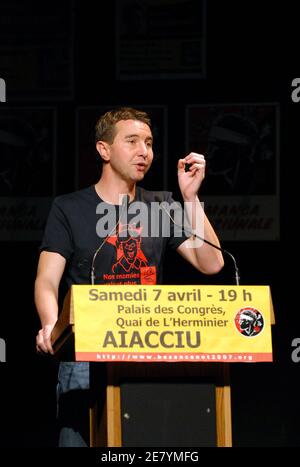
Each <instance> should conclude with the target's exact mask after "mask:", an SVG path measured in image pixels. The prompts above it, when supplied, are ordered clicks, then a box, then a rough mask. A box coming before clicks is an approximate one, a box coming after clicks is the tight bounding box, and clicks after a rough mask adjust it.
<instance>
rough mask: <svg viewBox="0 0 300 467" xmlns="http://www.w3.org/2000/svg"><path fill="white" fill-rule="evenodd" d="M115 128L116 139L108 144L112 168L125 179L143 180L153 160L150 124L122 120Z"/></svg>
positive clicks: (132, 180)
mask: <svg viewBox="0 0 300 467" xmlns="http://www.w3.org/2000/svg"><path fill="white" fill-rule="evenodd" d="M115 130H116V133H115V138H114V141H113V143H112V144H110V145H108V146H107V147H108V155H109V163H110V167H111V169H112V170H113V172H114V173H115V174H116V175H118V176H120V177H121V178H122V179H123V180H125V181H131V182H134V183H136V182H139V181H141V180H143V178H144V176H145V174H146V173H147V172H148V170H149V169H150V166H151V163H152V160H153V149H152V141H153V138H152V133H151V130H150V128H149V126H148V125H146V123H143V122H140V121H139V120H121V121H120V122H118V123H117V124H116V127H115Z"/></svg>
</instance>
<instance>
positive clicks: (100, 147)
mask: <svg viewBox="0 0 300 467" xmlns="http://www.w3.org/2000/svg"><path fill="white" fill-rule="evenodd" d="M96 149H97V151H98V153H99V154H100V156H101V159H103V160H104V161H105V162H108V161H109V160H110V151H109V144H108V143H106V141H97V143H96Z"/></svg>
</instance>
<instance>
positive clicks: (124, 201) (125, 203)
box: [90, 195, 130, 285]
mask: <svg viewBox="0 0 300 467" xmlns="http://www.w3.org/2000/svg"><path fill="white" fill-rule="evenodd" d="M129 200H130V198H129V195H124V196H123V199H122V204H121V207H120V213H119V218H118V221H117V222H116V224H115V225H114V226H113V228H112V229H111V231H110V232H109V233H108V234H107V235H106V237H105V239H104V240H103V241H102V243H101V245H100V246H99V247H98V248H97V250H96V251H95V253H94V256H93V260H92V264H91V274H90V280H91V284H92V285H95V279H96V275H95V261H96V258H97V256H98V253H99V252H100V250H101V249H102V248H103V245H104V244H105V242H106V239H107V238H108V237H109V236H110V235H111V234H112V233H113V232H114V231H116V230H117V228H118V225H119V224H120V220H121V217H122V214H123V212H124V210H125V209H126V207H127V206H128V204H129Z"/></svg>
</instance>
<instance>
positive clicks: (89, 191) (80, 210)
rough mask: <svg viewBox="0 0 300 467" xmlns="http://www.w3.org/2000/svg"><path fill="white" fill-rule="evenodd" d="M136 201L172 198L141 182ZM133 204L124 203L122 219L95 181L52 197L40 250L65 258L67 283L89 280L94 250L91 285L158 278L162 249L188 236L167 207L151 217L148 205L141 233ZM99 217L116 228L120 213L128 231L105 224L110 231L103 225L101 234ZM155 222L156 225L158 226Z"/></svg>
mask: <svg viewBox="0 0 300 467" xmlns="http://www.w3.org/2000/svg"><path fill="white" fill-rule="evenodd" d="M134 202H140V203H141V204H143V205H144V207H146V208H150V204H151V203H155V204H156V205H158V204H159V203H161V202H166V203H170V204H171V203H175V202H174V200H173V199H172V196H171V193H170V192H166V191H160V192H153V191H147V190H144V189H143V188H140V187H137V189H136V196H135V200H134ZM100 203H101V208H100V209H99V206H100ZM131 204H132V203H130V204H129V205H128V210H127V212H126V217H125V223H124V220H123V217H124V215H125V213H124V212H123V207H121V208H120V207H119V206H113V205H109V204H107V203H104V201H103V200H102V199H101V198H100V197H99V196H98V194H97V192H96V190H95V187H94V186H91V187H88V188H85V189H83V190H80V191H76V192H74V193H70V194H67V195H63V196H59V197H57V198H55V200H54V202H53V204H52V208H51V211H50V214H49V217H48V221H47V225H46V229H45V233H44V238H43V241H42V245H41V251H43V250H45V251H50V252H55V253H59V254H61V255H62V256H64V257H65V258H66V260H67V265H66V269H65V274H64V279H65V281H66V285H67V287H68V288H69V287H70V286H71V285H72V284H90V283H91V266H92V262H93V257H94V254H95V252H96V251H97V250H98V249H99V250H98V253H97V255H96V258H95V261H94V267H95V274H96V279H95V284H159V283H161V282H162V263H163V259H164V253H165V250H166V248H167V247H171V248H173V249H176V248H177V247H178V246H179V245H180V244H181V243H182V242H183V241H184V240H186V238H187V237H186V236H185V234H184V233H183V232H182V229H180V228H179V227H176V226H174V224H173V223H172V222H171V221H170V218H169V217H168V216H167V214H166V213H165V212H161V213H160V215H159V217H157V216H155V215H154V217H153V211H151V210H150V209H148V210H146V212H147V214H146V217H145V216H144V217H143V219H146V220H147V224H148V225H147V226H146V227H147V236H145V230H144V229H145V225H142V223H141V222H136V220H137V213H132V212H130V211H131V210H130V207H131ZM172 205H173V204H172ZM152 206H153V205H152ZM173 206H174V205H173ZM97 207H98V208H97ZM132 207H133V206H132ZM112 208H114V209H115V217H114V219H113V220H112V219H109V215H108V213H111V212H112ZM175 209H176V208H175ZM100 211H101V214H99V212H100ZM103 216H106V217H105V219H109V220H110V221H111V223H110V227H111V225H113V227H114V226H115V223H116V222H118V219H119V218H120V224H119V228H120V226H121V229H120V231H123V232H124V230H126V233H125V234H123V236H120V235H119V236H118V235H116V232H115V229H111V230H113V231H111V230H109V229H107V230H108V233H109V235H104V234H103V229H102V233H101V227H103V226H104V223H103V221H104V218H103ZM172 217H173V216H172ZM175 217H176V216H175ZM158 219H160V222H158ZM177 219H178V217H177ZM157 222H158V224H159V225H156V224H157Z"/></svg>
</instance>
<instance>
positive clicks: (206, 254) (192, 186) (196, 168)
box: [177, 152, 224, 274]
mask: <svg viewBox="0 0 300 467" xmlns="http://www.w3.org/2000/svg"><path fill="white" fill-rule="evenodd" d="M186 164H188V165H189V170H188V171H186V170H185V166H186ZM177 169H178V184H179V187H180V190H181V194H182V197H183V200H184V202H185V203H186V205H185V210H186V214H187V215H188V218H189V222H190V225H191V228H192V230H193V231H194V232H195V234H197V235H199V236H200V237H202V238H204V239H205V240H208V241H209V242H211V243H213V244H214V245H216V246H218V247H220V243H219V240H218V237H217V235H216V233H215V231H214V229H213V227H212V226H211V224H210V222H209V220H208V218H207V217H206V215H205V213H204V211H203V209H202V206H201V203H200V201H199V198H198V191H199V188H200V186H201V183H202V182H203V180H204V176H205V159H204V156H203V155H202V154H197V153H194V152H192V153H190V154H189V155H188V156H187V157H185V158H184V159H180V160H179V161H178V166H177ZM199 220H201V222H202V226H201V222H200V226H199V225H198V224H199V222H197V221H199ZM201 227H202V228H201ZM199 243H200V245H199ZM177 251H178V253H180V254H181V255H182V256H183V257H184V258H185V259H186V260H187V261H189V262H190V263H191V264H192V265H193V266H194V267H195V268H197V269H198V270H199V271H201V272H203V273H204V274H216V273H217V272H219V271H220V270H221V269H222V267H223V266H224V260H223V255H222V253H221V251H220V250H218V249H216V248H214V247H212V246H210V245H208V244H207V243H202V242H201V241H200V240H199V239H197V238H196V237H195V238H194V239H188V240H186V241H185V242H183V243H182V244H181V245H180V246H179V247H178V248H177Z"/></svg>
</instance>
